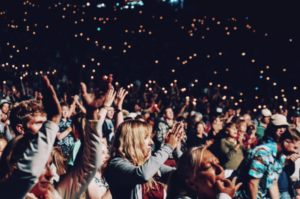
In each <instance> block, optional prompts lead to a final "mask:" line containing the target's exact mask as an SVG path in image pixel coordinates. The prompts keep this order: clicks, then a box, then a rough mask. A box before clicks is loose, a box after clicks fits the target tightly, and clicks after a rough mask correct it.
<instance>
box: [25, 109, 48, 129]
mask: <svg viewBox="0 0 300 199" xmlns="http://www.w3.org/2000/svg"><path fill="white" fill-rule="evenodd" d="M45 121H47V117H46V115H45V114H44V115H42V114H41V113H37V114H35V115H34V116H32V117H31V118H30V120H29V122H27V125H26V126H27V127H26V129H25V128H24V132H25V133H32V134H37V133H38V132H39V130H40V129H41V128H42V126H43V124H44V122H45Z"/></svg>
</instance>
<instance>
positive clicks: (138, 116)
mask: <svg viewBox="0 0 300 199" xmlns="http://www.w3.org/2000/svg"><path fill="white" fill-rule="evenodd" d="M139 119H144V118H143V117H142V116H141V115H137V116H136V117H135V120H139Z"/></svg>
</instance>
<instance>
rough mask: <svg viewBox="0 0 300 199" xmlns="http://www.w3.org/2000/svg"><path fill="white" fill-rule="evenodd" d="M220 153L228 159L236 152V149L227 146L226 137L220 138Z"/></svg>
mask: <svg viewBox="0 0 300 199" xmlns="http://www.w3.org/2000/svg"><path fill="white" fill-rule="evenodd" d="M221 153H223V154H224V155H226V157H227V159H228V160H230V159H231V158H232V157H233V156H234V155H235V154H236V153H237V151H236V150H234V148H231V147H230V146H228V144H227V143H226V139H225V138H224V139H222V140H221Z"/></svg>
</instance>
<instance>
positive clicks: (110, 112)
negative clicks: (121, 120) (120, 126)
mask: <svg viewBox="0 0 300 199" xmlns="http://www.w3.org/2000/svg"><path fill="white" fill-rule="evenodd" d="M114 114H115V109H114V108H113V107H110V108H109V109H108V111H107V115H106V117H107V118H108V119H113V118H114Z"/></svg>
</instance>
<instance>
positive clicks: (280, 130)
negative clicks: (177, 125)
mask: <svg viewBox="0 0 300 199" xmlns="http://www.w3.org/2000/svg"><path fill="white" fill-rule="evenodd" d="M285 131H286V126H278V127H277V128H276V137H277V138H278V139H279V138H280V137H281V135H282V134H283V133H284V132H285Z"/></svg>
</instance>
